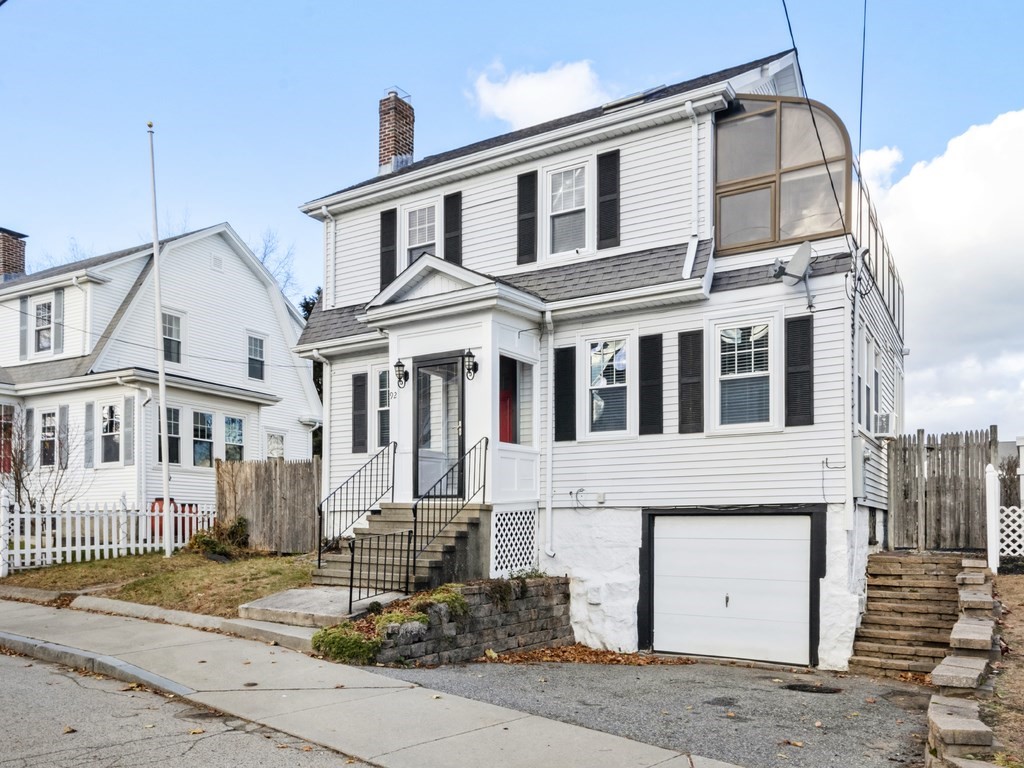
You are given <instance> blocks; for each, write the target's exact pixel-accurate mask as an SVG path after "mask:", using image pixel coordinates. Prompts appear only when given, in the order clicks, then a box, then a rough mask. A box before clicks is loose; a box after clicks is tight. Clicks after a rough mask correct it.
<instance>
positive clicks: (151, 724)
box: [143, 723, 156, 728]
mask: <svg viewBox="0 0 1024 768" xmlns="http://www.w3.org/2000/svg"><path fill="white" fill-rule="evenodd" d="M143 727H145V728H156V726H155V725H154V724H153V723H146V725H145V726H143Z"/></svg>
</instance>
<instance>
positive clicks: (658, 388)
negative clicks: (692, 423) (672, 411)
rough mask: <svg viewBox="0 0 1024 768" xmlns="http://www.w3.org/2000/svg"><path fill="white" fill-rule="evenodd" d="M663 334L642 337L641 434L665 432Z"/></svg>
mask: <svg viewBox="0 0 1024 768" xmlns="http://www.w3.org/2000/svg"><path fill="white" fill-rule="evenodd" d="M661 342H662V339H661V334H660V333H658V334H655V335H653V336H641V337H640V434H641V435H660V434H661V433H662V432H664V431H665V430H664V411H663V409H662V389H663V381H664V366H663V362H662V343H661Z"/></svg>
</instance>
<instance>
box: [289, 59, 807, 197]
mask: <svg viewBox="0 0 1024 768" xmlns="http://www.w3.org/2000/svg"><path fill="white" fill-rule="evenodd" d="M791 52H792V49H789V50H786V51H782V52H780V53H777V54H775V55H774V56H766V57H764V58H763V59H757V60H756V61H751V62H748V63H746V64H740V65H739V66H736V67H729V68H728V69H723V70H720V71H718V72H713V73H711V74H707V75H701V76H700V77H695V78H693V79H692V80H685V81H683V82H681V83H676V84H674V85H668V86H665V87H664V88H661V89H659V90H657V91H653V92H652V93H648V94H646V95H645V96H644V97H643V98H642V99H638V100H637V103H640V102H643V103H649V102H652V101H658V100H660V99H666V98H669V97H670V96H676V95H678V94H680V93H686V92H687V91H693V90H696V89H698V88H703V87H705V86H708V85H714V84H715V83H720V82H723V81H725V80H730V79H732V78H733V77H736V76H737V75H741V74H743V73H744V72H749V71H750V70H752V69H757V68H758V67H761V66H764V65H765V64H769V63H771V62H773V61H775V60H776V59H779V58H781V57H783V56H785V55H786V54H788V53H791ZM604 113H605V112H604V108H603V107H594V108H593V109H588V110H585V111H583V112H577V113H576V114H574V115H566V116H565V117H559V118H557V119H556V120H549V121H548V122H546V123H539V124H538V125H532V126H530V127H529V128H521V129H520V130H518V131H512V132H510V133H503V134H501V135H500V136H493V137H491V138H489V139H484V140H483V141H477V142H475V143H473V144H467V145H466V146H464V147H459V148H457V149H451V150H448V151H447V152H440V153H438V154H436V155H429V156H427V157H425V158H423V159H422V160H417V161H416V162H415V163H410V164H409V165H407V166H405V167H404V168H401V169H399V170H397V171H394V172H393V173H389V174H385V175H383V176H374V177H373V178H372V179H366V180H365V181H361V182H359V183H358V184H353V185H351V186H349V187H345V188H344V189H340V190H338V191H337V192H332V193H331V194H329V195H324V196H323V197H319V198H317V199H316V200H311V201H310V203H307V205H309V204H312V203H314V202H317V201H319V200H323V199H326V198H328V197H333V196H334V195H340V194H341V193H342V192H348V191H350V190H353V189H359V188H360V187H369V186H372V185H373V184H376V183H377V182H380V181H383V180H384V179H391V178H394V177H395V176H401V175H402V174H406V173H412V172H413V171H418V170H420V169H422V168H428V167H429V166H432V165H438V164H439V163H444V162H447V161H449V160H456V159H458V158H460V157H467V156H469V155H472V154H475V153H477V152H483V151H485V150H488V149H493V148H494V147H500V146H502V145H504V144H511V143H513V142H515V141H520V140H522V139H528V138H531V137H533V136H539V135H541V134H544V133H548V132H550V131H556V130H558V129H559V128H565V127H567V126H570V125H576V124H577V123H585V122H587V121H588V120H594V119H596V118H599V117H601V116H602V115H603V114H604Z"/></svg>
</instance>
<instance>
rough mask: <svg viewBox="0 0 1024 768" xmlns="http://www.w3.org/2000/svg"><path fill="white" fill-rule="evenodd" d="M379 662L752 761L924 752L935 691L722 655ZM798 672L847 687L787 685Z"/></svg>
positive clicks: (867, 760)
mask: <svg viewBox="0 0 1024 768" xmlns="http://www.w3.org/2000/svg"><path fill="white" fill-rule="evenodd" d="M374 672H378V673H380V674H384V675H389V676H392V677H396V678H398V679H401V680H406V681H409V682H414V683H417V684H419V685H423V686H426V687H429V688H433V689H436V690H439V691H444V692H446V693H451V694H457V695H459V696H465V697H467V698H471V699H477V700H479V701H486V702H488V703H490V704H497V705H500V706H504V707H511V708H514V709H518V710H521V711H524V712H530V713H531V714H535V715H540V716H543V717H549V718H553V719H556V720H561V721H563V722H567V723H572V724H575V725H580V726H585V727H587V728H594V729H596V730H600V731H605V732H607V733H612V734H616V735H618V736H624V737H627V738H630V739H635V740H636V741H641V742H645V743H647V744H652V745H656V746H659V747H664V748H666V749H674V750H679V751H684V752H693V753H696V754H699V755H704V756H705V757H710V758H714V759H716V760H723V761H726V762H729V763H736V764H739V765H744V766H748V767H749V768H768V767H771V768H774V767H775V766H793V767H798V766H800V767H805V768H840V767H841V768H849V766H853V765H855V766H857V767H858V768H883V766H884V767H885V768H893V766H904V767H909V766H921V765H923V763H924V738H925V733H926V730H927V726H926V717H925V714H926V712H925V711H926V709H927V705H928V696H929V694H930V693H931V691H930V690H929V689H926V688H923V687H920V686H914V685H909V684H905V683H901V682H899V681H894V680H885V679H878V680H876V679H872V678H867V677H860V676H848V675H836V674H833V673H827V672H817V673H805V672H800V671H797V670H789V669H754V668H749V667H742V666H731V665H718V664H713V663H700V664H694V665H689V666H644V667H625V666H610V665H588V664H500V663H499V664H466V665H459V666H448V667H438V668H435V669H416V668H411V669H374ZM791 684H796V685H808V686H810V687H811V688H812V689H813V690H817V691H821V690H823V689H824V688H839V689H841V690H840V691H838V692H836V693H821V692H810V693H809V692H801V691H795V690H789V689H786V688H785V687H784V686H786V685H791ZM819 684H820V687H819Z"/></svg>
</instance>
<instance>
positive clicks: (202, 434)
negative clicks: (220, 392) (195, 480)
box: [192, 411, 213, 467]
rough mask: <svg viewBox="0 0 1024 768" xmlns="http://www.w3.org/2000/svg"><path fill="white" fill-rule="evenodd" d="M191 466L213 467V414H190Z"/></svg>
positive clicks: (198, 412) (199, 412)
mask: <svg viewBox="0 0 1024 768" xmlns="http://www.w3.org/2000/svg"><path fill="white" fill-rule="evenodd" d="M192 466H194V467H212V466H213V414H212V413H204V412H203V411H194V412H193V413H192Z"/></svg>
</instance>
